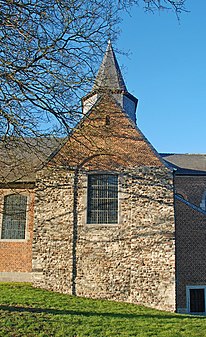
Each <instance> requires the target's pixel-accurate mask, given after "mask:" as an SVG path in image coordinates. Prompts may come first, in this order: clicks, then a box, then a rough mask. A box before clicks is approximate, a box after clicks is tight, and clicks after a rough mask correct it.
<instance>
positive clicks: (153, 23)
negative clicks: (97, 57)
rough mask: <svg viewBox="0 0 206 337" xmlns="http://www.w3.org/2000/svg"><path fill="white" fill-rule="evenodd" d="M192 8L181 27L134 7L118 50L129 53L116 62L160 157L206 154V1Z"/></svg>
mask: <svg viewBox="0 0 206 337" xmlns="http://www.w3.org/2000/svg"><path fill="white" fill-rule="evenodd" d="M187 8H188V10H190V13H187V14H185V13H184V14H182V15H181V21H180V24H179V23H178V21H177V19H176V17H175V15H174V14H173V13H170V12H161V13H156V14H148V13H145V12H144V10H143V9H142V7H141V6H139V7H133V9H132V14H131V16H129V15H127V14H124V19H123V22H122V24H121V29H122V32H121V34H120V36H119V39H118V41H117V43H116V45H115V46H114V47H117V48H118V49H120V50H123V51H126V52H127V51H129V52H130V56H129V57H126V56H123V55H120V54H117V58H118V61H119V64H120V66H123V68H122V72H123V76H124V79H125V82H126V85H127V88H128V91H129V92H131V93H132V94H133V95H134V96H136V97H137V98H138V99H139V106H138V110H137V116H138V126H139V127H140V129H141V131H142V132H143V133H144V134H145V136H146V137H147V138H148V140H149V141H150V142H151V143H152V144H153V146H154V147H155V148H156V149H157V151H159V152H171V153H172V152H175V153H206V140H205V138H206V135H205V128H206V19H205V16H206V1H205V0H199V1H198V4H197V2H196V1H194V0H187ZM114 49H115V48H114Z"/></svg>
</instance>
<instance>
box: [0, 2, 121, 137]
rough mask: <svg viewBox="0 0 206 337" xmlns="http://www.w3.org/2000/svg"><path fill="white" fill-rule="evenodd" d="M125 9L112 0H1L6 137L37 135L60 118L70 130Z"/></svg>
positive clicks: (1, 104)
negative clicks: (97, 65) (99, 61)
mask: <svg viewBox="0 0 206 337" xmlns="http://www.w3.org/2000/svg"><path fill="white" fill-rule="evenodd" d="M121 8H122V4H120V3H118V2H117V3H113V4H112V5H111V1H109V0H91V1H88V0H50V1H49V2H48V1H46V0H0V27H1V30H0V42H1V47H0V136H1V137H2V136H4V137H5V136H11V135H12V136H22V135H23V136H25V135H26V136H33V135H36V133H37V132H39V131H42V129H43V131H44V132H47V131H48V130H46V129H47V128H46V127H45V125H46V126H48V127H49V125H51V124H52V125H53V124H55V122H57V121H58V122H60V124H63V125H64V126H65V127H66V128H67V129H70V126H71V124H73V122H74V119H76V111H77V98H79V97H80V96H82V91H84V90H85V89H86V88H87V86H88V85H89V84H90V83H91V79H92V77H93V73H94V70H95V67H94V65H96V64H98V62H97V59H98V57H99V56H100V55H101V54H102V51H103V50H104V48H105V43H106V42H107V37H108V35H112V36H115V34H116V30H115V29H116V26H115V25H116V23H117V21H118V12H119V10H121ZM108 9H109V10H108ZM78 101H79V100H78Z"/></svg>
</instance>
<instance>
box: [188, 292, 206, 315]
mask: <svg viewBox="0 0 206 337" xmlns="http://www.w3.org/2000/svg"><path fill="white" fill-rule="evenodd" d="M190 312H205V290H204V288H199V289H190Z"/></svg>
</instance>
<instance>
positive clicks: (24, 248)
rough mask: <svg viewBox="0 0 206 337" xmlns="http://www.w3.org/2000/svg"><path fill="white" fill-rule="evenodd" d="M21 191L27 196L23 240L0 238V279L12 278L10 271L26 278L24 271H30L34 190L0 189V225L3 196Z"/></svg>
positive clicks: (0, 223)
mask: <svg viewBox="0 0 206 337" xmlns="http://www.w3.org/2000/svg"><path fill="white" fill-rule="evenodd" d="M16 193H22V194H23V195H26V196H27V197H28V205H27V222H26V238H25V240H8V239H7V240H6V239H4V240H2V239H0V280H1V279H2V280H10V277H11V280H12V279H13V276H12V273H15V272H18V273H22V275H24V276H23V279H21V278H19V280H24V279H28V277H27V276H26V274H25V273H31V271H32V239H33V222H34V192H33V191H32V190H28V189H8V188H7V189H1V190H0V209H1V211H0V226H1V225H2V212H3V204H4V196H6V195H8V194H16Z"/></svg>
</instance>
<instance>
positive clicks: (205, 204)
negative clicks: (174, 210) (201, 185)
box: [200, 191, 206, 211]
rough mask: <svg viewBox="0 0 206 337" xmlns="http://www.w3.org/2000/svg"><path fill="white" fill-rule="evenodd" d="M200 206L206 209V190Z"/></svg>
mask: <svg viewBox="0 0 206 337" xmlns="http://www.w3.org/2000/svg"><path fill="white" fill-rule="evenodd" d="M200 207H201V208H202V209H204V211H206V191H205V192H204V193H203V196H202V201H201V203H200Z"/></svg>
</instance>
